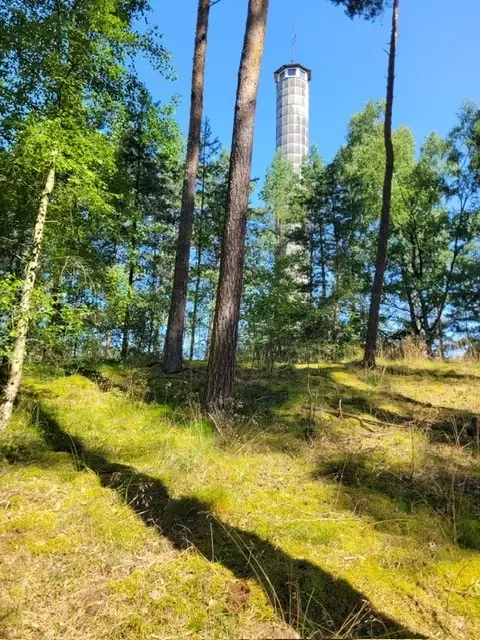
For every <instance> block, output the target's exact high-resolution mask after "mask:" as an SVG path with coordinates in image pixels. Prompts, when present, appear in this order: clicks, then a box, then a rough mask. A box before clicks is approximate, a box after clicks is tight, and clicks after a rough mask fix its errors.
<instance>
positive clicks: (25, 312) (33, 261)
mask: <svg viewBox="0 0 480 640" xmlns="http://www.w3.org/2000/svg"><path fill="white" fill-rule="evenodd" d="M54 185H55V168H54V167H51V168H50V170H49V172H48V175H47V179H46V181H45V187H44V189H43V193H42V197H41V199H40V205H39V207H38V214H37V220H36V222H35V229H34V232H33V245H32V250H31V253H30V258H29V261H28V263H27V266H26V269H25V279H24V283H23V287H22V293H21V297H20V304H19V308H18V320H17V326H16V334H17V335H16V338H15V343H14V345H13V352H12V355H11V357H10V368H9V373H8V379H7V383H6V385H5V391H4V394H3V399H2V404H1V405H0V431H1V430H3V429H5V427H6V426H7V425H8V423H9V422H10V418H11V416H12V411H13V404H14V402H15V398H16V397H17V393H18V388H19V387H20V382H21V379H22V366H23V361H24V359H25V346H26V342H27V333H28V325H29V321H30V318H29V315H30V305H31V300H32V293H33V289H34V286H35V279H36V277H37V271H38V264H39V259H40V252H41V249H42V241H43V233H44V229H45V219H46V217H47V209H48V204H49V200H50V195H51V193H52V191H53V187H54Z"/></svg>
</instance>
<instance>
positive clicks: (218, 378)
mask: <svg viewBox="0 0 480 640" xmlns="http://www.w3.org/2000/svg"><path fill="white" fill-rule="evenodd" d="M267 13H268V0H249V3H248V18H247V25H246V29H245V39H244V43H243V51H242V57H241V61H240V69H239V73H238V87H237V97H236V104H235V116H234V123H233V139H232V151H231V156H230V169H229V176H228V187H227V204H226V215H225V230H224V236H223V243H222V257H221V260H220V278H219V283H218V290H217V303H216V306H215V318H214V323H213V332H212V343H211V348H210V354H209V359H208V370H207V383H206V393H205V404H206V407H207V409H208V410H210V411H218V410H222V409H224V408H226V407H227V406H228V405H229V403H230V401H231V398H232V392H233V380H234V375H235V352H236V348H237V337H238V320H239V315H240V301H241V295H242V285H243V266H244V254H245V232H246V226H247V209H248V196H249V191H250V169H251V163H252V147H253V133H254V124H255V111H256V102H257V92H258V80H259V75H260V66H261V61H262V55H263V48H264V42H265V28H266V23H267Z"/></svg>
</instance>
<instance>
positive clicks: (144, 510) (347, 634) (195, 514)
mask: <svg viewBox="0 0 480 640" xmlns="http://www.w3.org/2000/svg"><path fill="white" fill-rule="evenodd" d="M37 427H38V428H39V429H40V431H41V433H42V435H43V438H44V440H45V442H46V444H47V445H48V447H49V448H51V449H52V450H54V451H57V452H68V453H70V454H71V456H72V458H73V460H74V462H75V464H76V467H77V469H78V470H82V469H90V470H92V471H93V472H95V474H96V475H97V476H98V478H99V480H100V482H101V484H102V486H103V487H106V488H109V489H112V490H114V491H116V492H117V494H118V495H119V496H121V498H122V500H123V501H124V502H125V503H126V504H127V505H128V506H129V507H130V508H131V509H132V510H133V511H134V512H135V513H136V514H137V516H138V517H139V518H140V519H141V520H142V521H143V522H144V523H145V524H146V525H147V526H150V527H153V528H155V529H156V530H157V531H158V532H159V534H160V535H163V536H165V537H166V538H168V539H169V540H170V541H171V543H172V544H173V545H174V547H175V548H177V549H181V550H184V549H190V548H194V549H196V550H198V552H200V553H201V554H202V555H203V556H204V557H205V558H207V559H209V560H210V561H212V562H219V563H221V564H222V565H223V566H225V567H226V568H228V569H229V570H230V571H232V572H233V573H234V575H235V576H236V577H237V578H238V579H240V580H244V579H246V578H250V579H254V580H256V581H257V582H258V583H259V584H260V585H261V586H262V588H263V589H264V591H265V593H266V594H267V596H268V598H269V600H270V602H271V604H272V606H273V607H274V609H275V611H276V612H277V614H278V615H279V616H281V617H282V618H283V619H284V620H285V621H286V622H287V623H288V624H290V625H292V626H293V627H294V628H296V629H297V630H299V631H300V632H301V633H302V636H303V637H310V638H313V637H317V638H332V637H335V638H355V637H357V638H358V637H369V638H373V637H375V638H422V637H424V636H421V635H418V634H415V633H413V632H411V631H409V630H408V629H406V628H405V627H403V626H402V625H400V624H398V623H397V622H395V621H394V620H393V619H391V618H389V617H388V616H386V615H383V614H381V613H380V612H378V611H375V610H374V608H373V607H372V605H371V604H370V603H369V601H368V600H367V599H366V597H365V596H364V595H363V594H362V593H360V592H359V591H356V590H355V589H354V588H353V587H351V586H350V585H349V584H348V582H346V581H345V580H342V579H335V578H334V577H332V576H331V575H330V574H329V573H327V572H326V571H324V570H322V569H320V568H319V567H317V566H315V565H313V564H311V563H309V562H307V561H306V560H299V559H296V558H293V557H291V556H289V555H288V554H287V553H285V552H284V551H282V550H281V549H279V548H277V547H275V546H274V545H273V544H271V543H269V542H267V541H266V540H263V539H261V538H260V537H258V536H257V535H256V534H254V533H250V532H247V531H243V530H241V529H237V528H235V527H233V526H231V525H229V524H226V523H224V522H222V521H221V520H219V519H218V518H217V517H216V516H215V515H214V514H213V513H212V512H211V509H210V506H209V505H208V504H206V503H203V502H201V501H199V500H198V499H197V498H195V497H184V498H180V499H176V498H172V497H171V496H170V495H169V492H168V489H167V487H166V486H165V485H164V484H163V483H162V482H161V481H160V480H159V479H157V478H153V477H151V476H148V475H146V474H143V473H138V472H136V471H135V469H133V468H132V467H128V466H126V465H122V464H115V463H111V462H110V461H109V460H108V459H107V458H106V457H105V455H104V454H103V453H102V452H101V451H98V450H90V449H88V448H87V447H86V446H85V445H84V444H83V442H82V441H81V440H80V438H78V437H74V436H70V435H69V434H68V433H67V432H65V431H64V430H63V429H62V427H61V426H60V424H59V423H58V421H57V420H56V419H55V417H54V416H53V415H52V414H50V413H49V412H48V411H47V409H46V408H45V406H42V404H41V402H39V406H38V422H37ZM247 588H248V587H247Z"/></svg>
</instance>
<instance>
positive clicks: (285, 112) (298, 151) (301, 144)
mask: <svg viewBox="0 0 480 640" xmlns="http://www.w3.org/2000/svg"><path fill="white" fill-rule="evenodd" d="M311 77H312V72H311V71H310V69H307V67H304V66H303V65H301V64H298V63H296V62H292V63H290V64H284V65H283V66H281V67H280V68H279V69H277V71H275V73H274V79H275V83H276V85H277V138H276V142H277V144H276V148H277V151H281V152H282V153H283V154H284V155H285V157H286V158H287V159H288V160H289V161H290V162H291V163H292V165H293V168H294V169H295V171H296V172H298V171H300V167H301V165H302V160H303V158H304V157H305V156H306V155H307V154H308V147H309V144H308V117H309V83H310V79H311Z"/></svg>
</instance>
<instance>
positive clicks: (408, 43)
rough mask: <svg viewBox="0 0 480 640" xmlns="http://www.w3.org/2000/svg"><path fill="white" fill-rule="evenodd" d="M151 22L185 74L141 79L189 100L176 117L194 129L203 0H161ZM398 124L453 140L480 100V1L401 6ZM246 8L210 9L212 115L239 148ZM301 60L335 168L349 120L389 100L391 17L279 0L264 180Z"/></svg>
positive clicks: (262, 104)
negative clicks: (194, 71) (291, 68)
mask: <svg viewBox="0 0 480 640" xmlns="http://www.w3.org/2000/svg"><path fill="white" fill-rule="evenodd" d="M152 5H153V6H154V11H153V14H151V15H150V17H149V21H150V22H154V23H155V24H157V25H158V26H159V29H160V31H161V32H162V33H163V40H164V44H165V46H166V47H167V48H168V49H169V51H170V52H171V53H172V56H173V65H174V67H175V71H176V73H177V76H178V80H177V81H176V82H168V81H166V80H164V79H163V78H161V77H159V76H158V75H157V74H155V73H153V72H152V71H151V70H149V69H147V68H146V67H145V66H142V68H141V75H142V78H143V79H144V80H145V81H146V83H147V85H148V87H149V89H150V91H151V92H152V94H153V96H154V98H155V99H157V100H162V101H167V100H168V99H169V98H170V97H171V95H172V94H178V95H179V96H180V97H181V104H180V106H179V108H178V110H177V119H178V121H179V123H180V125H181V127H182V130H183V131H184V133H186V131H187V125H188V109H189V91H190V74H191V64H192V51H193V35H194V28H195V20H196V8H197V0H177V1H176V2H165V1H161V0H152ZM400 5H401V6H400V38H399V51H398V65H397V84H396V91H395V107H394V123H395V125H400V124H405V125H408V126H410V127H411V128H412V129H413V131H414V133H415V136H416V138H417V140H418V141H419V142H420V141H421V140H422V139H423V138H424V137H425V135H426V134H427V133H429V132H430V131H436V132H438V133H439V134H440V135H443V134H445V133H447V132H448V130H449V129H450V128H451V127H452V126H453V124H454V122H455V115H456V112H457V110H458V107H459V105H460V103H461V102H462V101H463V100H465V99H472V100H475V101H477V102H480V76H479V63H480V37H479V29H480V1H479V0H401V2H400ZM246 11H247V0H220V2H219V3H218V4H217V5H215V6H214V7H213V8H212V10H211V20H210V30H209V42H208V57H207V69H206V84H205V105H204V114H205V115H206V116H208V117H209V119H210V121H211V125H212V129H213V132H214V134H215V135H216V136H218V138H220V140H221V142H222V143H223V144H224V145H225V146H227V147H228V146H229V145H230V141H231V132H232V121H233V105H234V100H235V91H236V84H237V72H238V63H239V59H240V53H241V47H242V40H243V34H244V28H245V19H246ZM295 29H296V32H297V45H296V59H297V60H296V61H297V62H301V63H302V64H304V65H306V66H308V67H310V68H311V69H312V73H313V77H312V82H311V86H310V89H311V94H310V143H312V144H313V143H314V144H316V145H317V146H318V148H319V150H320V153H321V155H322V156H323V157H324V158H325V159H326V160H329V159H331V158H332V156H333V155H334V154H335V152H336V150H337V149H338V147H339V146H340V145H341V144H342V142H343V140H344V138H345V133H346V128H347V125H348V120H349V118H350V116H351V115H352V114H353V113H355V112H357V111H360V110H361V109H362V108H363V106H364V105H365V103H366V102H367V100H369V99H370V98H375V99H376V98H383V97H384V95H385V76H386V66H387V56H386V53H385V49H386V48H387V46H388V40H389V30H390V12H389V13H388V14H386V15H385V16H384V17H382V18H380V19H378V20H377V21H376V22H375V23H371V22H365V21H363V20H361V19H356V20H353V21H352V20H350V19H348V18H347V17H346V16H345V14H344V13H343V10H342V9H341V8H339V7H335V6H333V5H331V4H330V2H329V1H328V0H296V1H295V2H289V1H287V0H270V11H269V24H268V30H267V38H266V48H265V54H264V58H263V64H262V73H261V78H260V88H259V96H258V105H257V120H256V129H255V141H254V152H253V167H252V176H253V177H260V178H263V176H264V173H265V169H266V167H267V166H268V164H269V163H270V161H271V158H272V156H273V154H274V151H275V85H274V82H273V72H274V70H275V69H276V68H277V67H279V66H280V65H282V64H284V63H286V62H290V59H291V55H292V49H291V40H292V37H293V33H294V31H295Z"/></svg>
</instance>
